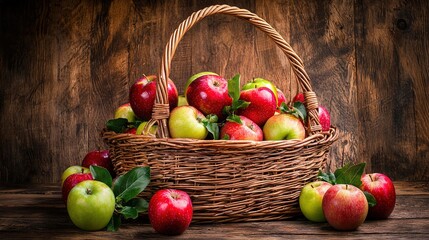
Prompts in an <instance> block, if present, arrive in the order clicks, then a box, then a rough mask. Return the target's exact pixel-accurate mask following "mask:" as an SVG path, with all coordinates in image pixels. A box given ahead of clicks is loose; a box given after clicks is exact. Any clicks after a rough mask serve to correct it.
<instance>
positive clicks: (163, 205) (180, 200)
mask: <svg viewBox="0 0 429 240" xmlns="http://www.w3.org/2000/svg"><path fill="white" fill-rule="evenodd" d="M192 212H193V210H192V201H191V198H190V197H189V195H188V194H187V193H186V192H184V191H181V190H176V189H161V190H158V191H157V192H156V193H155V194H154V195H153V196H152V198H151V199H150V201H149V207H148V215H149V221H150V224H151V225H152V227H153V229H155V231H157V232H159V233H161V234H165V235H180V234H182V233H183V232H184V231H185V230H186V229H187V228H188V227H189V224H191V220H192Z"/></svg>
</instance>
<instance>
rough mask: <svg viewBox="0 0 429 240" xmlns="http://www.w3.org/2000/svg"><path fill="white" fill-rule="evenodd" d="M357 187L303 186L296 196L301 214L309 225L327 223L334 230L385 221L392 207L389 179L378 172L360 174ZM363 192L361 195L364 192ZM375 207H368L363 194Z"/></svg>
mask: <svg viewBox="0 0 429 240" xmlns="http://www.w3.org/2000/svg"><path fill="white" fill-rule="evenodd" d="M360 180H361V181H360V182H361V185H360V186H358V187H356V186H354V185H351V184H334V185H333V184H331V183H329V182H326V181H315V182H311V183H308V184H307V185H305V186H304V187H303V188H302V190H301V193H300V196H299V206H300V208H301V212H302V213H303V215H304V216H305V217H306V218H307V219H308V220H310V221H313V222H326V221H327V222H328V223H329V225H331V226H332V227H333V228H334V229H337V230H341V231H351V230H355V229H357V228H358V227H359V226H360V225H361V224H362V223H364V221H365V220H366V219H367V218H368V219H386V218H388V217H389V216H390V214H391V213H392V212H393V209H394V208H395V202H396V193H395V187H394V185H393V183H392V181H391V179H390V178H389V177H388V176H387V175H385V174H382V173H371V174H363V175H362V176H361V179H360ZM364 192H365V193H364ZM368 193H369V194H370V195H372V197H373V198H374V200H375V206H369V202H368V201H367V197H368V196H366V195H368Z"/></svg>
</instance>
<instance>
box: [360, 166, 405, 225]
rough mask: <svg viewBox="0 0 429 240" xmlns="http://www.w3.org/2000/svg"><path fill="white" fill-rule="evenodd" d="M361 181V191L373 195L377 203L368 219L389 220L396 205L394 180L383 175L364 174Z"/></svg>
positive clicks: (370, 209) (370, 211) (369, 213)
mask: <svg viewBox="0 0 429 240" xmlns="http://www.w3.org/2000/svg"><path fill="white" fill-rule="evenodd" d="M361 180H362V187H361V189H362V190H363V191H367V192H369V193H371V194H372V195H373V196H374V198H375V200H376V201H377V203H376V205H375V206H374V207H369V209H368V218H372V219H386V218H388V217H389V216H390V214H391V213H392V212H393V209H394V208H395V203H396V192H395V186H394V185H393V183H392V180H390V178H389V177H388V176H386V175H384V174H382V173H371V174H364V175H363V176H362V178H361Z"/></svg>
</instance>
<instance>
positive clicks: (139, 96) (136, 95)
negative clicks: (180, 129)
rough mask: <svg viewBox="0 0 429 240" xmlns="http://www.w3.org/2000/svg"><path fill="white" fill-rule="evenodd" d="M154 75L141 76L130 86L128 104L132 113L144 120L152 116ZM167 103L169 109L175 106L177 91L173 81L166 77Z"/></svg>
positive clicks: (154, 93)
mask: <svg viewBox="0 0 429 240" xmlns="http://www.w3.org/2000/svg"><path fill="white" fill-rule="evenodd" d="M156 79H157V77H156V76H155V75H150V76H143V77H142V78H140V79H138V80H137V81H136V82H135V83H134V84H133V85H132V86H131V88H130V95H129V96H130V105H131V108H132V110H133V112H134V114H135V115H136V116H137V117H139V118H140V119H142V120H144V121H148V120H150V119H151V117H152V109H153V104H154V103H155V97H156V81H157V80H156ZM167 91H168V104H169V105H170V111H171V110H173V108H175V107H176V106H177V103H178V96H179V94H178V92H177V88H176V85H174V82H173V81H171V80H170V79H168V85H167Z"/></svg>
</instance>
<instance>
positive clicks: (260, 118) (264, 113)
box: [237, 87, 277, 127]
mask: <svg viewBox="0 0 429 240" xmlns="http://www.w3.org/2000/svg"><path fill="white" fill-rule="evenodd" d="M240 99H241V100H244V101H246V102H250V104H249V106H247V107H246V108H244V109H243V108H241V109H239V110H238V111H237V115H241V116H245V117H247V118H249V119H250V120H252V121H253V122H255V123H256V124H258V125H259V126H260V127H262V126H264V124H265V122H266V121H267V120H268V119H269V118H270V117H271V116H273V115H274V113H275V112H276V109H277V102H276V97H275V95H274V93H273V91H271V90H270V89H269V88H267V87H257V88H249V89H245V88H244V87H243V89H242V91H241V92H240Z"/></svg>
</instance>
